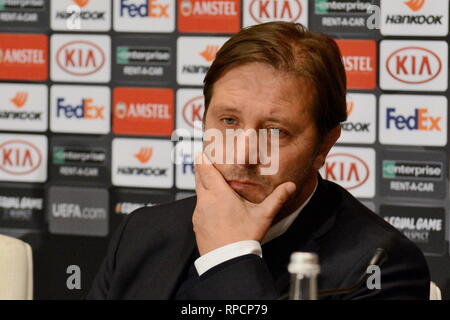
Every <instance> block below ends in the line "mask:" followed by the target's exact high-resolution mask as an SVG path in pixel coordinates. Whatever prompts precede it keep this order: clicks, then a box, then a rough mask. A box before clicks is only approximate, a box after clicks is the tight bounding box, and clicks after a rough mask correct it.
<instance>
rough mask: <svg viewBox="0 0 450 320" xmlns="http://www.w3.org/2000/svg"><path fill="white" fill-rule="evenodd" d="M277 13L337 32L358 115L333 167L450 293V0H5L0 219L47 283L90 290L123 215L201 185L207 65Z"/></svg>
mask: <svg viewBox="0 0 450 320" xmlns="http://www.w3.org/2000/svg"><path fill="white" fill-rule="evenodd" d="M372 5H375V6H376V7H371V6H372ZM274 20H284V21H296V22H301V23H303V24H305V25H307V26H308V27H309V28H310V29H312V30H315V31H320V32H325V33H328V34H330V35H332V36H333V37H334V38H336V40H337V42H338V45H339V47H340V49H341V51H342V54H343V62H344V64H345V69H346V71H347V76H348V98H347V108H348V113H349V117H348V120H347V121H346V122H345V123H343V124H342V129H343V134H342V136H341V138H340V140H339V143H338V144H337V145H336V146H335V147H334V148H333V149H332V150H331V152H330V154H329V156H328V159H327V161H326V164H325V166H324V167H323V168H322V170H321V173H322V175H323V177H324V178H326V179H329V180H332V181H335V182H337V183H339V184H341V185H342V186H344V187H345V188H347V189H348V190H349V191H350V192H351V193H352V194H354V195H355V196H356V197H358V198H359V199H361V201H362V202H363V203H364V204H365V205H366V206H368V207H369V208H371V209H372V210H374V211H375V212H376V213H377V214H379V215H380V216H382V217H383V218H384V219H386V220H387V221H388V222H389V223H391V224H392V225H394V226H395V227H396V228H398V229H399V230H401V231H402V232H403V233H404V234H405V235H406V236H407V237H408V238H410V239H411V240H412V241H414V242H415V243H417V245H418V246H419V247H420V248H421V249H422V250H423V252H424V254H425V255H426V257H427V260H428V262H429V265H430V268H431V271H432V277H433V280H434V281H436V282H437V283H438V285H439V286H440V287H441V289H442V290H443V293H444V297H447V298H450V268H449V266H450V257H449V246H448V238H449V232H448V231H449V223H448V221H449V219H448V216H449V210H450V205H449V200H450V195H449V188H448V180H449V176H448V165H449V159H448V155H449V148H448V125H447V124H448V112H447V110H448V98H449V89H448V77H449V76H448V70H449V66H448V44H449V39H450V38H449V35H448V32H449V22H448V21H449V1H448V0H378V1H375V0H373V1H372V0H310V1H306V0H178V1H176V0H113V1H110V0H52V1H50V0H0V229H1V230H0V232H1V233H4V234H9V235H12V236H15V237H19V238H21V239H23V240H25V241H28V242H29V243H30V244H31V245H32V247H33V251H34V264H35V280H36V284H35V297H36V298H69V299H71V298H80V297H82V296H84V295H85V294H86V292H87V290H88V289H89V287H90V284H91V281H92V279H93V276H94V274H95V272H96V271H97V269H98V267H99V264H100V262H101V259H102V258H103V256H104V255H105V252H106V247H107V243H108V241H109V238H110V236H111V234H112V233H113V232H114V229H115V228H116V227H117V224H118V223H119V222H120V221H121V220H122V219H123V217H125V216H126V215H127V214H129V213H130V212H131V211H133V210H134V209H136V208H138V207H142V206H152V205H155V204H160V203H164V202H169V201H173V200H176V199H180V198H183V197H187V196H190V195H193V194H194V178H193V177H194V176H193V169H194V168H193V150H199V149H200V148H201V142H200V138H201V135H200V134H199V129H200V128H201V126H200V121H201V119H202V115H203V111H204V105H203V97H202V81H203V77H204V75H205V73H206V72H207V70H208V67H209V65H210V64H211V62H212V61H213V59H214V57H215V54H216V52H217V50H218V49H219V48H220V46H221V45H223V43H224V42H225V41H226V40H227V39H228V38H229V37H230V36H231V35H232V34H234V33H236V32H238V31H239V30H240V28H242V27H247V26H251V25H254V24H258V23H263V22H267V21H274ZM175 129H178V130H179V132H178V135H177V137H183V138H184V141H183V142H176V141H172V139H171V135H172V132H173V131H174V130H175ZM190 139H192V141H194V143H191V142H189V141H191V140H190ZM172 160H174V161H172ZM70 265H78V266H79V267H80V268H81V271H82V278H81V288H80V289H74V290H69V289H68V288H67V286H66V279H67V277H68V274H67V272H66V270H67V267H68V266H70Z"/></svg>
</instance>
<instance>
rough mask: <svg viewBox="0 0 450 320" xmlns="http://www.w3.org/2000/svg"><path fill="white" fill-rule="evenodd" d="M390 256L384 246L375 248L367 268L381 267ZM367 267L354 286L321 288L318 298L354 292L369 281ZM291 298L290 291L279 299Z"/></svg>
mask: <svg viewBox="0 0 450 320" xmlns="http://www.w3.org/2000/svg"><path fill="white" fill-rule="evenodd" d="M387 258H388V256H387V253H386V249H384V248H377V249H375V252H374V254H373V256H372V258H371V259H370V262H369V264H368V265H367V268H368V267H369V266H371V265H377V266H379V267H381V265H382V264H383V263H384V262H386V260H387ZM367 268H366V269H365V270H364V273H363V274H362V275H361V277H360V278H359V280H358V281H357V282H356V283H355V284H354V285H352V286H350V287H346V288H335V289H327V290H321V291H319V292H318V293H317V296H318V298H322V297H326V296H331V295H342V294H349V293H353V292H355V291H356V290H358V289H359V288H360V287H361V286H362V285H364V283H365V282H366V281H367V278H368V276H369V275H368V274H367V272H366V270H367ZM288 299H289V293H287V294H284V295H282V296H281V297H280V298H278V300H288Z"/></svg>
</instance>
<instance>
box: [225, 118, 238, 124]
mask: <svg viewBox="0 0 450 320" xmlns="http://www.w3.org/2000/svg"><path fill="white" fill-rule="evenodd" d="M222 121H223V122H224V123H225V124H235V123H236V120H235V119H233V118H223V119H222Z"/></svg>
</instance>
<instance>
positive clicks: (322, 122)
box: [203, 22, 347, 141]
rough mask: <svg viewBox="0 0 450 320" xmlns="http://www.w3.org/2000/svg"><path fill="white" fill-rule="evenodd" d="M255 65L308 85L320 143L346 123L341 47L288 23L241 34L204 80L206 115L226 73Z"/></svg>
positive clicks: (222, 51) (221, 52) (220, 53)
mask: <svg viewBox="0 0 450 320" xmlns="http://www.w3.org/2000/svg"><path fill="white" fill-rule="evenodd" d="M251 62H262V63H266V64H268V65H271V66H272V67H274V68H275V69H276V70H279V71H283V72H286V73H288V74H290V75H293V76H294V77H295V78H300V77H301V78H303V79H306V80H307V81H309V83H310V84H311V85H312V87H313V88H314V91H315V92H313V94H314V96H313V99H314V104H313V106H311V107H312V113H311V115H312V116H313V119H314V121H315V124H316V128H317V132H318V134H319V139H320V140H321V139H322V138H323V136H324V135H325V134H326V133H327V132H329V131H330V130H331V129H333V128H334V127H336V126H337V125H339V124H340V122H342V121H345V120H346V119H347V108H346V76H345V69H344V66H343V64H342V58H341V53H340V51H339V48H338V46H337V44H336V42H335V41H334V40H333V39H332V38H331V37H329V36H327V35H325V34H320V33H315V32H311V31H309V30H307V29H306V28H305V27H304V26H303V25H301V24H299V23H289V22H268V23H263V24H259V25H255V26H252V27H249V28H245V29H242V30H241V31H240V32H239V33H237V34H236V35H234V36H233V37H231V38H230V39H229V40H228V41H227V42H226V43H225V44H224V45H223V46H222V47H221V48H220V50H219V51H218V52H217V55H216V58H215V60H214V61H213V63H212V65H211V67H210V68H209V70H208V72H207V74H206V76H205V79H204V87H203V94H204V96H205V116H206V112H207V110H208V106H209V103H210V102H211V98H212V95H213V86H214V83H215V82H216V81H217V80H218V79H219V78H220V77H221V76H222V75H223V74H224V72H226V71H228V70H230V69H232V68H234V67H237V66H239V65H243V64H246V63H251ZM320 140H319V141H320Z"/></svg>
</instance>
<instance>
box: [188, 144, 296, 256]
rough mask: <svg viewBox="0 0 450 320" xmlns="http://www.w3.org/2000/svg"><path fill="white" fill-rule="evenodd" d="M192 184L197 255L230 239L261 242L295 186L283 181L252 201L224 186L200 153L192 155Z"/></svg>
mask: <svg viewBox="0 0 450 320" xmlns="http://www.w3.org/2000/svg"><path fill="white" fill-rule="evenodd" d="M195 184H196V185H195V189H196V192H197V205H196V207H195V210H194V215H193V217H192V223H193V225H194V232H195V237H196V240H197V247H198V250H199V253H200V255H204V254H206V253H208V252H210V251H212V250H214V249H217V248H219V247H222V246H225V245H227V244H230V243H233V242H238V241H243V240H256V241H261V240H262V239H263V238H264V236H265V234H266V233H267V231H268V230H269V227H270V225H271V223H272V220H273V218H274V217H275V215H276V214H277V213H278V211H279V210H280V209H281V207H282V206H283V204H284V203H285V202H286V201H287V200H288V199H289V197H290V196H291V195H292V194H293V193H294V191H295V188H296V186H295V184H294V183H293V182H285V183H283V184H281V185H279V186H278V187H277V188H275V190H273V191H272V193H271V194H270V195H268V196H267V197H266V199H264V201H262V202H261V203H259V204H255V203H252V202H250V201H247V200H246V199H244V198H242V197H241V196H240V195H239V194H237V193H236V192H235V191H234V190H233V189H232V188H231V187H230V186H229V185H228V183H227V182H226V181H225V179H224V178H223V176H222V174H221V173H220V172H219V171H218V170H217V169H216V168H215V167H214V165H213V164H212V163H211V161H210V160H209V158H208V157H207V156H206V155H205V154H204V153H199V154H198V155H197V157H196V161H195Z"/></svg>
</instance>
